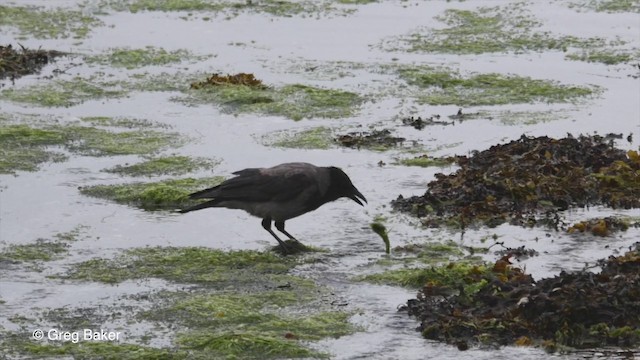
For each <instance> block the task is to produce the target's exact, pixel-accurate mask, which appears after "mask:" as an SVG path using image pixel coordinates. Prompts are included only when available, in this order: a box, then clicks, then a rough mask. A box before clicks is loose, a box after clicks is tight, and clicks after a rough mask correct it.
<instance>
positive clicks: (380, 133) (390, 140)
mask: <svg viewBox="0 0 640 360" xmlns="http://www.w3.org/2000/svg"><path fill="white" fill-rule="evenodd" d="M335 141H336V142H337V143H338V144H340V145H341V146H345V147H349V148H354V149H359V148H366V149H374V150H375V149H378V150H386V149H390V148H393V147H396V146H398V145H400V144H402V143H403V142H405V141H406V139H405V138H403V137H397V136H393V135H392V133H391V130H389V129H382V130H372V131H370V132H368V131H353V132H349V133H346V134H342V135H338V136H337V137H336V138H335Z"/></svg>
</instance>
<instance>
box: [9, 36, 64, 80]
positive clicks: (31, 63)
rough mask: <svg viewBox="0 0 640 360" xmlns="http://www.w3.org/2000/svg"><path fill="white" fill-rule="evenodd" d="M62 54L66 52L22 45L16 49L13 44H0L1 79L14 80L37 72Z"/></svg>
mask: <svg viewBox="0 0 640 360" xmlns="http://www.w3.org/2000/svg"><path fill="white" fill-rule="evenodd" d="M61 55H65V53H62V52H59V51H49V50H41V49H38V50H30V49H27V48H25V47H24V46H22V45H20V49H17V50H16V49H14V48H13V46H11V44H9V45H7V46H2V45H0V79H5V78H10V79H11V80H12V81H13V80H15V79H17V78H19V77H21V76H24V75H29V74H36V73H38V72H39V71H40V70H41V69H42V67H44V66H45V65H47V64H48V63H49V62H50V61H51V60H52V59H53V58H55V57H57V56H61Z"/></svg>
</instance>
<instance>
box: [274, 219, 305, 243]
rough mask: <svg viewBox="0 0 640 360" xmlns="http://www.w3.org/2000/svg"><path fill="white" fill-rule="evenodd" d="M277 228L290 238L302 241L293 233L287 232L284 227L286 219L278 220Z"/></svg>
mask: <svg viewBox="0 0 640 360" xmlns="http://www.w3.org/2000/svg"><path fill="white" fill-rule="evenodd" d="M275 224H276V229H278V231H280V232H281V233H283V234H285V235H287V236H288V237H289V239H291V240H293V241H295V242H300V241H298V239H296V238H294V237H293V236H291V234H289V233H288V232H287V230H285V229H284V221H276V222H275Z"/></svg>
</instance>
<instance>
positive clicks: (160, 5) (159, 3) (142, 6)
mask: <svg viewBox="0 0 640 360" xmlns="http://www.w3.org/2000/svg"><path fill="white" fill-rule="evenodd" d="M101 6H102V7H110V8H113V9H115V10H118V11H131V12H138V11H189V12H194V11H207V12H213V13H220V14H223V15H225V16H226V17H227V18H230V17H234V16H237V15H239V14H240V13H243V12H249V13H264V14H269V15H273V16H282V17H291V16H295V15H301V16H313V15H316V16H318V15H320V14H323V13H337V14H348V13H351V12H353V11H354V10H353V9H343V8H337V7H335V6H333V4H332V1H310V0H303V1H282V0H261V1H241V2H238V1H216V2H211V1H206V0H134V1H124V0H104V1H102V3H101ZM190 15H191V14H190Z"/></svg>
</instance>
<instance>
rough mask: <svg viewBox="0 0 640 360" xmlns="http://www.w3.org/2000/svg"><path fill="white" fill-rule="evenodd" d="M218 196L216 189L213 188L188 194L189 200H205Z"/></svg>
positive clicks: (215, 187)
mask: <svg viewBox="0 0 640 360" xmlns="http://www.w3.org/2000/svg"><path fill="white" fill-rule="evenodd" d="M217 196H218V187H217V186H214V187H212V188H208V189H204V190H200V191H196V192H194V193H193V194H189V199H206V198H214V197H217Z"/></svg>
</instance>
